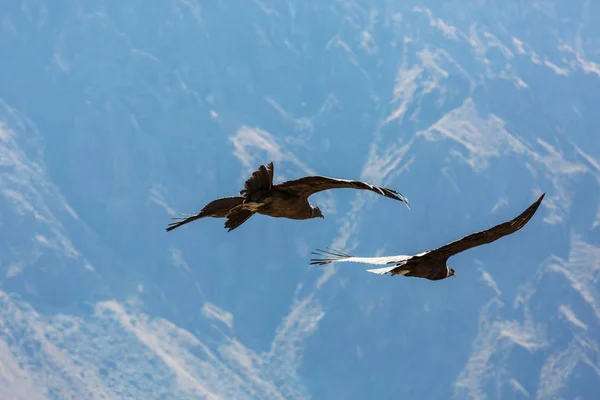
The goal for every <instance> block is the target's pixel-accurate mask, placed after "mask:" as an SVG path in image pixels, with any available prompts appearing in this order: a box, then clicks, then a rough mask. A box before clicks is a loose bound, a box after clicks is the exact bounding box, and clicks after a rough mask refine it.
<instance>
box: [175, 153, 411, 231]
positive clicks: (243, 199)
mask: <svg viewBox="0 0 600 400" xmlns="http://www.w3.org/2000/svg"><path fill="white" fill-rule="evenodd" d="M342 188H348V189H360V190H370V191H372V192H375V193H377V194H380V195H382V196H385V197H388V198H390V199H394V200H398V201H401V202H403V203H404V204H405V205H406V206H407V207H408V206H409V202H408V199H407V198H406V197H404V196H403V195H402V194H401V193H399V192H397V191H395V190H392V189H388V188H384V187H379V186H373V185H371V184H368V183H366V182H361V181H349V180H344V179H335V178H328V177H325V176H307V177H304V178H300V179H296V180H293V181H287V182H283V183H280V184H277V185H274V184H273V163H272V162H271V163H269V165H267V166H266V167H265V166H264V165H261V166H260V167H259V168H258V170H256V171H254V172H253V173H252V176H251V177H250V178H249V179H248V180H247V181H246V182H245V183H244V189H242V190H241V191H240V195H239V196H236V197H225V198H222V199H217V200H214V201H212V202H211V203H209V204H207V205H206V206H205V207H204V208H203V209H202V210H201V211H200V212H199V213H198V214H196V215H191V216H187V217H182V218H175V219H176V221H175V222H172V223H171V224H169V226H168V228H167V232H168V231H171V230H173V229H175V228H177V227H180V226H182V225H185V224H187V223H189V222H192V221H195V220H197V219H201V218H205V217H214V218H227V220H226V221H225V228H227V229H228V231H232V230H234V229H235V228H237V227H238V226H240V225H241V224H243V223H244V222H246V221H247V220H248V219H249V218H250V217H251V216H252V215H254V214H255V213H259V214H263V215H268V216H270V217H276V218H289V219H297V220H302V219H310V218H317V217H319V218H324V217H323V214H322V213H321V209H319V207H317V206H313V205H312V204H310V203H309V202H308V197H309V196H311V195H313V194H315V193H317V192H321V191H323V190H329V189H342Z"/></svg>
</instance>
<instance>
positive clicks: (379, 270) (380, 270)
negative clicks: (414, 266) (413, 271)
mask: <svg viewBox="0 0 600 400" xmlns="http://www.w3.org/2000/svg"><path fill="white" fill-rule="evenodd" d="M395 268H396V266H395V265H394V266H393V267H385V268H375V269H368V270H367V272H370V273H372V274H377V275H385V274H387V273H388V272H392V270H393V269H395ZM403 275H404V274H403Z"/></svg>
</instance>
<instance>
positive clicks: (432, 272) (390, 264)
mask: <svg viewBox="0 0 600 400" xmlns="http://www.w3.org/2000/svg"><path fill="white" fill-rule="evenodd" d="M545 195H546V194H545V193H543V194H542V195H541V196H540V198H539V199H537V201H536V202H535V203H533V204H532V205H531V206H529V208H527V210H525V211H523V213H522V214H521V215H519V216H518V217H516V218H515V219H513V220H512V221H508V222H505V223H503V224H499V225H496V226H494V227H493V228H490V229H487V230H485V231H481V232H476V233H473V234H471V235H468V236H465V237H463V238H462V239H460V240H457V241H455V242H452V243H449V244H447V245H445V246H442V247H440V248H438V249H435V250H429V251H426V252H423V253H420V254H416V255H413V256H403V255H399V256H390V257H353V256H351V255H349V254H346V253H344V252H342V251H337V250H332V249H328V250H317V251H316V252H313V254H316V255H318V256H320V258H312V259H311V263H310V264H311V265H313V264H316V265H324V264H329V263H334V262H343V261H349V262H359V263H366V264H375V265H387V267H383V268H376V269H368V270H367V271H368V272H372V273H374V274H378V275H384V274H390V275H392V276H393V275H398V274H400V275H404V276H414V277H417V278H426V279H429V280H432V281H437V280H440V279H445V278H448V277H450V276H455V273H454V270H453V269H452V268H450V267H449V266H448V265H446V263H447V262H448V258H450V257H452V256H454V255H456V254H458V253H460V252H463V251H465V250H468V249H471V248H473V247H477V246H481V245H484V244H488V243H492V242H495V241H496V240H498V239H500V238H501V237H503V236H506V235H510V234H512V233H515V232H516V231H518V230H519V229H521V228H522V227H524V226H525V224H527V222H529V220H530V219H531V217H533V214H535V212H536V211H537V209H538V207H539V206H540V203H541V202H542V199H543V198H544V196H545Z"/></svg>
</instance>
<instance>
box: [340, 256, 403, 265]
mask: <svg viewBox="0 0 600 400" xmlns="http://www.w3.org/2000/svg"><path fill="white" fill-rule="evenodd" d="M411 258H412V256H389V257H348V258H344V257H340V258H339V259H335V260H332V261H331V262H342V261H347V262H357V263H363V264H375V265H386V264H396V265H397V264H398V263H402V262H406V261H408V260H409V259H411ZM396 265H394V267H393V268H396Z"/></svg>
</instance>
